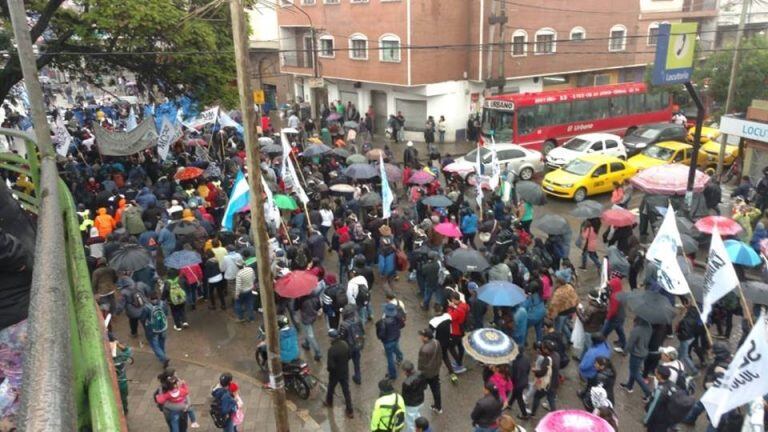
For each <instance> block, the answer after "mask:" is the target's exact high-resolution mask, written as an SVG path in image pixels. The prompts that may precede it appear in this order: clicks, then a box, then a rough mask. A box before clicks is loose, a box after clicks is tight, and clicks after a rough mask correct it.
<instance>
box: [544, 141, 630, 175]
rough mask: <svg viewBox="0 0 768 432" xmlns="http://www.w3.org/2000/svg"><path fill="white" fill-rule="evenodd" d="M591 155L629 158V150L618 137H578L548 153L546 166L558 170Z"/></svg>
mask: <svg viewBox="0 0 768 432" xmlns="http://www.w3.org/2000/svg"><path fill="white" fill-rule="evenodd" d="M590 153H592V154H604V155H608V156H615V157H617V158H619V159H626V158H627V150H626V149H625V148H624V144H623V143H622V142H621V137H619V136H618V135H614V134H608V133H588V134H584V135H577V136H575V137H573V138H571V139H569V140H568V141H566V142H565V143H564V144H563V145H561V146H560V147H557V148H555V149H553V150H552V151H550V152H549V153H547V158H546V165H547V167H548V168H553V169H557V168H560V167H562V166H563V165H565V164H567V163H568V162H570V161H572V160H574V159H576V158H577V157H579V156H582V155H585V154H590Z"/></svg>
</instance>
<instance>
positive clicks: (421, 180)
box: [408, 170, 435, 185]
mask: <svg viewBox="0 0 768 432" xmlns="http://www.w3.org/2000/svg"><path fill="white" fill-rule="evenodd" d="M434 180H435V176H434V175H432V174H431V173H428V172H426V171H424V170H420V171H416V172H415V173H413V174H412V175H411V178H409V179H408V183H411V184H417V185H425V184H427V183H432V182H433V181H434Z"/></svg>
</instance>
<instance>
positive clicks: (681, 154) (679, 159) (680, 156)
mask: <svg viewBox="0 0 768 432" xmlns="http://www.w3.org/2000/svg"><path fill="white" fill-rule="evenodd" d="M684 157H685V152H684V151H683V150H678V151H677V153H675V157H674V158H673V159H672V160H673V161H674V162H682V161H683V158H684Z"/></svg>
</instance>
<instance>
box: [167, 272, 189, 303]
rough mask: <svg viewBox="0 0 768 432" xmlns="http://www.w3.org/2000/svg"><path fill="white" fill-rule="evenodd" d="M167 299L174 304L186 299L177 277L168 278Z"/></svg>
mask: <svg viewBox="0 0 768 432" xmlns="http://www.w3.org/2000/svg"><path fill="white" fill-rule="evenodd" d="M168 299H169V300H170V301H171V304H172V305H174V306H179V305H183V304H184V302H186V301H187V293H186V292H184V289H183V288H182V287H181V285H180V284H179V279H178V278H176V279H168Z"/></svg>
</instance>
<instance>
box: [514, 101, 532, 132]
mask: <svg viewBox="0 0 768 432" xmlns="http://www.w3.org/2000/svg"><path fill="white" fill-rule="evenodd" d="M535 109H536V108H535V107H525V108H520V109H519V110H518V111H517V128H518V134H519V135H528V134H529V133H532V132H533V131H534V130H536V115H535V114H534V110H535Z"/></svg>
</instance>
